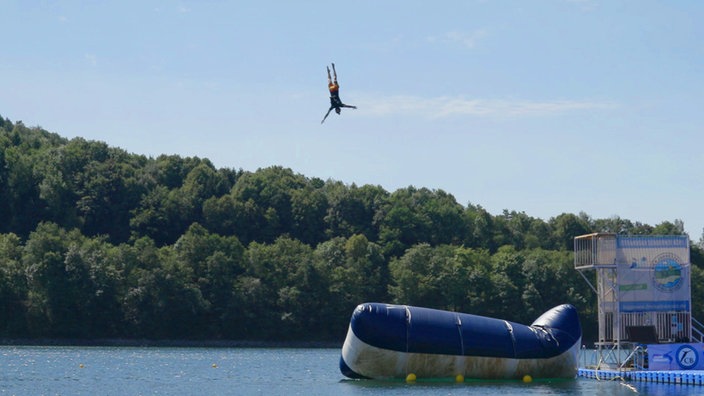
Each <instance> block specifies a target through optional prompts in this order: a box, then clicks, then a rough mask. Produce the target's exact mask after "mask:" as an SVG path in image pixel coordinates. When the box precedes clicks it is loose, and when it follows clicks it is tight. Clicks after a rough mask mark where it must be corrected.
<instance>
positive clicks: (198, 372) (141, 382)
mask: <svg viewBox="0 0 704 396" xmlns="http://www.w3.org/2000/svg"><path fill="white" fill-rule="evenodd" d="M339 357H340V350H339V349H287V348H162V347H34V346H32V347H29V346H26V347H25V346H20V347H18V346H0V395H306V396H310V395H334V396H344V395H485V394H499V393H500V394H502V395H503V396H512V395H521V396H530V395H605V396H606V395H609V396H611V395H635V394H640V395H671V394H673V392H674V393H677V394H693V395H704V387H703V386H674V385H663V384H649V383H636V382H632V383H628V384H623V383H621V382H619V381H596V380H590V379H580V378H578V379H575V380H558V381H555V380H553V381H534V382H532V383H528V384H524V383H523V382H520V381H475V382H469V381H468V382H465V383H462V384H455V383H452V382H449V381H448V382H437V381H434V382H424V381H420V380H419V381H418V382H416V383H413V384H407V383H405V382H404V381H359V380H348V379H345V377H344V376H343V375H342V374H340V371H339V369H338V360H339Z"/></svg>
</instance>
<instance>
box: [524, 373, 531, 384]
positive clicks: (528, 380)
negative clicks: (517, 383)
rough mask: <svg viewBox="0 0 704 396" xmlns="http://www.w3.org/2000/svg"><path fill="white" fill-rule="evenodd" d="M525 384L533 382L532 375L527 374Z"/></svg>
mask: <svg viewBox="0 0 704 396" xmlns="http://www.w3.org/2000/svg"><path fill="white" fill-rule="evenodd" d="M523 382H525V383H526V384H527V383H529V382H533V377H531V376H530V375H528V374H526V375H524V376H523Z"/></svg>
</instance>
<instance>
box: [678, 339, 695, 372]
mask: <svg viewBox="0 0 704 396" xmlns="http://www.w3.org/2000/svg"><path fill="white" fill-rule="evenodd" d="M698 363H699V354H697V350H696V349H694V347H692V346H691V345H686V344H685V345H682V346H681V347H680V349H678V350H677V364H679V365H680V367H682V368H683V369H685V370H689V369H692V368H694V367H696V366H697V364H698Z"/></svg>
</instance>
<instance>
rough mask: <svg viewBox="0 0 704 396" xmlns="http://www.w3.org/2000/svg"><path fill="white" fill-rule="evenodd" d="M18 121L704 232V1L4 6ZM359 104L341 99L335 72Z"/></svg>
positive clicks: (7, 111)
mask: <svg viewBox="0 0 704 396" xmlns="http://www.w3.org/2000/svg"><path fill="white" fill-rule="evenodd" d="M0 14H1V15H3V18H2V20H3V23H2V24H0V33H1V34H2V37H4V38H5V39H4V40H2V41H3V45H2V48H1V49H0V52H1V55H0V87H2V91H1V92H2V93H1V94H0V115H2V116H3V117H6V118H9V119H11V120H13V121H18V120H22V121H24V123H25V124H26V125H28V126H40V127H43V128H45V129H47V130H49V131H52V132H56V133H59V134H60V135H62V136H65V137H67V138H73V137H76V136H80V137H83V138H86V139H91V140H100V141H104V142H106V143H108V144H109V145H111V146H117V147H121V148H124V149H125V150H127V151H129V152H132V153H138V154H145V155H151V156H157V155H159V154H179V155H182V156H198V157H201V158H203V157H205V158H209V159H210V160H212V161H213V163H214V164H215V165H216V166H217V167H229V168H236V169H239V168H241V169H244V170H249V171H255V170H256V169H258V168H262V167H268V166H272V165H280V166H284V167H288V168H291V169H293V171H295V172H296V173H300V174H303V175H305V176H307V177H319V178H322V179H325V180H327V179H333V180H340V181H343V182H345V183H347V184H352V183H356V184H357V185H363V184H374V185H381V186H382V187H384V188H385V189H386V190H387V191H390V192H393V191H394V190H396V189H398V188H402V187H407V186H410V185H412V186H416V187H427V188H431V189H442V190H444V191H446V192H448V193H451V194H453V195H454V196H455V198H456V199H457V201H458V202H459V203H460V204H462V205H467V204H468V203H472V204H478V205H481V206H483V207H484V208H486V209H487V210H489V212H491V213H493V214H500V213H501V212H502V211H503V210H504V209H508V210H516V211H519V212H520V211H523V212H525V213H526V214H528V215H530V216H534V217H539V218H542V219H544V220H548V219H549V218H551V217H554V216H557V215H559V214H561V213H575V214H578V213H580V212H585V213H587V214H588V215H590V216H591V217H592V218H608V217H612V216H619V217H621V218H625V219H629V220H631V221H634V222H635V221H640V222H643V223H647V224H651V225H656V224H659V223H661V222H663V221H674V220H676V219H680V220H682V221H683V222H684V225H685V230H686V231H687V232H688V233H689V234H690V237H691V238H692V240H694V241H697V240H699V238H700V237H701V235H702V229H703V228H704V210H703V205H702V203H703V202H704V199H703V197H704V156H702V147H704V137H703V134H702V132H703V131H702V125H704V122H703V121H704V111H702V109H703V108H704V100H702V95H703V93H704V45H703V44H702V39H703V38H704V24H702V23H701V21H702V20H704V2H700V1H694V0H691V1H687V0H682V1H670V2H664V1H650V0H624V1H616V0H614V1H606V0H598V1H597V0H593V1H592V0H536V1H524V0H514V1H511V0H506V1H479V0H477V1H471V0H458V1H440V2H430V1H415V0H403V1H400V0H398V1H397V0H390V1H378V0H373V1H372V0H362V1H352V2H339V1H337V2H320V1H292V2H284V1H267V0H264V1H251V2H244V1H220V0H199V1H166V0H163V1H151V0H139V1H133V0H123V1H98V0H93V1H87V0H86V1H63V0H54V1H49V0H45V1H40V0H37V1H20V0H0ZM330 62H335V64H336V66H337V70H338V77H339V81H340V86H341V90H340V96H341V98H342V100H343V101H344V102H345V103H349V104H354V105H357V106H358V107H359V108H358V109H357V110H351V109H345V110H343V112H342V114H341V115H339V116H338V115H336V114H334V113H333V114H331V115H330V117H329V118H328V120H327V121H326V122H325V124H323V125H321V124H320V120H321V119H322V116H323V115H324V114H325V111H326V110H327V108H328V106H329V100H328V93H327V87H326V84H327V81H326V72H325V67H326V65H327V64H329V63H330Z"/></svg>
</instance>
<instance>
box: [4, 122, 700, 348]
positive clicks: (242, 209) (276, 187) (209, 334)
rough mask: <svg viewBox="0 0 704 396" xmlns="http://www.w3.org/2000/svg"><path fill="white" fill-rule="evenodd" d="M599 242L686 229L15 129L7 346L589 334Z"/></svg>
mask: <svg viewBox="0 0 704 396" xmlns="http://www.w3.org/2000/svg"><path fill="white" fill-rule="evenodd" d="M590 232H615V233H621V234H639V235H649V234H683V232H684V227H683V224H682V222H681V221H679V220H675V221H673V222H663V223H661V224H658V225H655V226H651V225H648V224H642V223H639V222H631V221H629V220H626V219H621V218H618V217H612V218H608V219H592V218H591V217H589V216H588V215H587V214H585V213H580V214H577V215H575V214H569V213H563V214H559V215H557V216H555V217H553V218H550V219H548V220H547V221H545V220H542V219H539V218H534V217H531V216H529V215H527V214H526V213H524V212H517V211H508V210H505V211H504V212H503V213H501V214H498V215H492V214H490V213H489V212H487V211H486V210H485V209H484V208H482V207H481V206H480V205H476V204H471V203H468V204H467V205H466V206H463V205H461V204H459V203H458V202H457V201H456V200H455V198H454V197H453V196H452V195H451V194H448V193H446V192H444V191H442V190H430V189H427V188H417V187H413V186H409V187H406V188H401V189H398V190H396V191H393V192H388V191H386V190H384V189H383V188H382V187H380V186H373V185H364V186H357V185H355V184H351V185H348V184H345V183H343V182H341V181H335V180H322V179H319V178H309V177H305V176H303V175H300V174H296V173H294V172H293V171H292V170H291V169H286V168H283V167H278V166H272V167H268V168H263V169H258V170H256V171H244V170H242V169H239V170H235V169H227V168H221V169H217V168H215V167H214V166H213V164H212V163H211V162H210V161H209V160H207V159H201V158H198V157H186V158H184V157H180V156H176V155H161V156H158V157H156V158H152V157H146V156H143V155H136V154H131V153H127V152H126V151H124V150H122V149H119V148H115V147H109V146H108V145H107V144H106V143H103V142H97V141H88V140H85V139H82V138H74V139H70V140H69V139H66V138H62V137H61V136H59V135H57V134H55V133H50V132H48V131H46V130H44V129H42V128H40V127H27V126H25V125H24V124H23V123H22V122H12V121H10V120H8V119H3V118H2V117H0V337H6V338H47V337H50V338H79V339H97V338H149V339H196V340H204V339H235V340H261V341H301V340H328V341H339V340H341V339H342V338H343V337H344V334H345V332H346V327H347V324H348V321H349V316H350V314H351V312H352V310H353V309H354V307H355V306H356V305H357V304H359V303H361V302H365V301H381V302H392V303H401V304H410V305H420V306H428V307H434V308H439V309H450V310H456V311H462V312H469V313H475V314H479V315H487V316H495V317H500V318H505V319H509V320H513V321H517V322H522V323H530V322H532V321H533V320H534V319H535V318H536V317H537V316H538V315H539V314H541V313H542V312H543V311H545V310H547V309H549V308H551V307H552V306H554V305H558V304H561V303H565V302H568V303H572V304H574V305H575V306H577V308H578V309H579V311H580V314H581V316H582V321H583V327H584V330H585V334H586V335H587V337H589V336H590V334H591V335H593V334H594V333H595V332H596V296H595V295H594V293H593V292H592V291H591V289H589V286H588V285H587V283H586V282H585V281H584V280H583V279H582V278H581V276H580V275H579V274H578V273H577V272H576V271H575V270H574V268H573V262H572V248H573V238H574V236H576V235H581V234H587V233H590ZM701 252H702V251H701V249H700V248H699V246H698V245H695V246H693V247H692V262H693V264H694V265H693V269H692V274H693V275H692V276H693V280H692V286H693V299H695V298H697V297H698V296H700V295H701V293H702V292H703V291H700V290H699V289H698V285H699V284H702V282H698V281H695V280H701V278H702V273H701V268H702V267H704V260H702V254H701ZM694 308H695V313H694V315H695V317H699V318H701V317H704V315H701V311H697V310H701V307H697V304H694Z"/></svg>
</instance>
